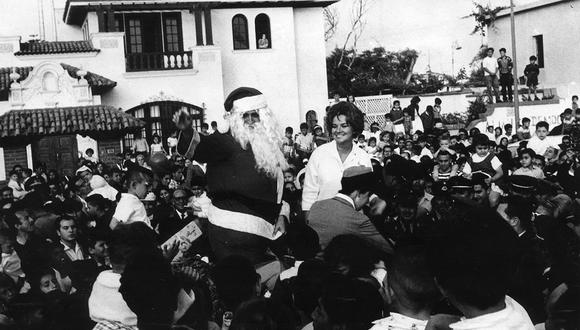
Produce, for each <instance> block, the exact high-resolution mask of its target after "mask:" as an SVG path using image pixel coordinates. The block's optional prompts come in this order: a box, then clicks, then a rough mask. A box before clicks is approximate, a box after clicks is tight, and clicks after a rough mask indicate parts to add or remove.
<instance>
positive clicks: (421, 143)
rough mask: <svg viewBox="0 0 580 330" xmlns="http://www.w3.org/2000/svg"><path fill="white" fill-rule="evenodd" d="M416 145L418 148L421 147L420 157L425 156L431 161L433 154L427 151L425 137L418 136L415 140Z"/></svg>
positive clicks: (427, 146)
mask: <svg viewBox="0 0 580 330" xmlns="http://www.w3.org/2000/svg"><path fill="white" fill-rule="evenodd" d="M417 143H418V144H419V147H421V152H420V154H419V155H420V157H423V156H427V157H429V158H431V159H433V153H432V152H431V150H430V149H429V145H428V144H427V138H426V137H425V135H421V136H419V138H418V139H417Z"/></svg>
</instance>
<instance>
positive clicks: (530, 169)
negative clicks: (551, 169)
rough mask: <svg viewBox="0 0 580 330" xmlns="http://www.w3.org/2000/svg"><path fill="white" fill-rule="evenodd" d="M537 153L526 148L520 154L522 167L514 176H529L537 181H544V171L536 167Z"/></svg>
mask: <svg viewBox="0 0 580 330" xmlns="http://www.w3.org/2000/svg"><path fill="white" fill-rule="evenodd" d="M535 157H536V153H535V152H534V150H532V149H530V148H526V149H524V150H522V151H521V152H520V164H521V165H522V167H520V168H518V169H517V170H515V171H514V174H513V175H527V176H531V177H533V178H536V179H544V178H545V177H546V176H545V175H544V171H542V169H540V168H538V167H536V166H535V165H534V163H533V162H534V158H535Z"/></svg>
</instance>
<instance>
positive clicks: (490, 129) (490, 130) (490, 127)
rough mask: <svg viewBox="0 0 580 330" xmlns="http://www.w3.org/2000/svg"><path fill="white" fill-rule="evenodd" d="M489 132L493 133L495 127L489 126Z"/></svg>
mask: <svg viewBox="0 0 580 330" xmlns="http://www.w3.org/2000/svg"><path fill="white" fill-rule="evenodd" d="M487 132H488V133H493V125H490V126H487Z"/></svg>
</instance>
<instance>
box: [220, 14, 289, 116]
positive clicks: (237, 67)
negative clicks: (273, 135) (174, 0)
mask: <svg viewBox="0 0 580 330" xmlns="http://www.w3.org/2000/svg"><path fill="white" fill-rule="evenodd" d="M240 13H241V14H244V15H245V16H246V18H247V20H248V33H249V37H250V38H249V40H250V49H249V50H235V51H234V50H233V38H232V18H233V17H234V16H235V15H236V14H240ZM261 13H265V14H267V15H268V16H269V17H270V26H271V39H272V40H271V41H272V46H273V47H272V49H260V50H256V37H255V29H254V19H255V18H256V16H257V15H258V14H261ZM212 25H213V32H214V43H215V44H216V45H217V46H219V47H220V48H221V50H222V64H223V73H224V77H223V83H224V85H223V89H224V94H225V95H227V94H229V93H230V92H231V91H233V90H234V89H236V88H238V87H241V86H249V87H254V88H257V89H259V90H260V91H261V92H262V93H264V95H265V96H266V97H267V99H268V103H269V105H270V108H271V109H272V111H273V112H274V113H275V114H276V117H277V118H278V120H279V122H280V123H281V125H285V126H294V127H297V126H298V125H299V123H300V120H301V119H300V118H301V116H300V105H299V101H298V100H299V93H298V75H297V72H296V67H297V63H296V48H295V39H294V14H293V10H292V8H262V9H260V8H256V9H253V8H248V9H218V10H212Z"/></svg>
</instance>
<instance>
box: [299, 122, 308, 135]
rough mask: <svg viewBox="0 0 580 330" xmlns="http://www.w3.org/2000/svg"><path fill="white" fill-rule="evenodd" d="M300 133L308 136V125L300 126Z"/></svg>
mask: <svg viewBox="0 0 580 330" xmlns="http://www.w3.org/2000/svg"><path fill="white" fill-rule="evenodd" d="M300 133H302V135H306V134H308V124H306V123H302V124H300Z"/></svg>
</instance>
